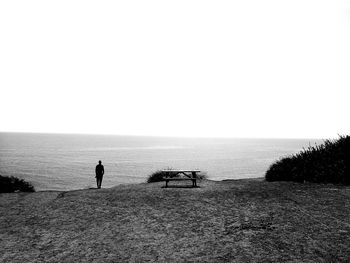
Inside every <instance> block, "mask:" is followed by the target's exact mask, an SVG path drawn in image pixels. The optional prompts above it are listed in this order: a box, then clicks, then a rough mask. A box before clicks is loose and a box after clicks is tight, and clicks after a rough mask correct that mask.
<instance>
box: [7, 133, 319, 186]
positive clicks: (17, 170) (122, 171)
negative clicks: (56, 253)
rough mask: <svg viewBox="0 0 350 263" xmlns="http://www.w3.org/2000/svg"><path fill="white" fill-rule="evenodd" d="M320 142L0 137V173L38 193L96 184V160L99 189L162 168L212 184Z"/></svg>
mask: <svg viewBox="0 0 350 263" xmlns="http://www.w3.org/2000/svg"><path fill="white" fill-rule="evenodd" d="M322 142H323V141H321V140H316V139H238V138H237V139H234V138H232V139H230V138H168V137H143V136H117V135H76V134H74V135H73V134H35V133H0V175H3V176H16V177H19V178H23V179H25V180H27V181H30V182H31V183H32V184H33V185H34V186H35V189H36V190H38V191H40V190H74V189H86V188H90V187H95V186H96V182H95V178H94V172H95V166H96V164H97V163H98V160H102V164H103V165H104V167H105V176H104V179H103V183H102V187H112V186H115V185H118V184H130V183H141V182H145V181H146V179H147V177H148V175H150V174H151V173H152V172H154V171H157V170H161V169H166V168H173V169H198V170H201V171H203V172H204V173H206V174H207V177H208V179H212V180H223V179H240V178H256V177H263V176H264V175H265V172H266V170H267V169H268V167H269V166H270V165H271V164H272V163H273V162H274V161H276V160H277V159H279V158H281V157H284V156H287V155H290V154H294V153H297V152H299V151H300V150H302V149H303V147H304V148H306V147H308V146H309V145H314V144H315V143H317V144H321V143H322Z"/></svg>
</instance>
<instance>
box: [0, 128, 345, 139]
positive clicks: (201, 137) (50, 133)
mask: <svg viewBox="0 0 350 263" xmlns="http://www.w3.org/2000/svg"><path fill="white" fill-rule="evenodd" d="M0 133H21V134H47V135H95V136H120V137H127V136H130V137H161V138H183V139H186V138H187V139H266V140H269V139H284V140H326V139H336V138H337V137H331V136H329V137H287V136H286V137H271V136H266V137H265V136H251V137H246V136H191V135H154V134H153V135H150V134H116V133H89V132H86V133H84V132H47V131H45V132H36V131H2V130H0ZM337 136H338V137H339V136H341V134H337Z"/></svg>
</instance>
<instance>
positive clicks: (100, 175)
mask: <svg viewBox="0 0 350 263" xmlns="http://www.w3.org/2000/svg"><path fill="white" fill-rule="evenodd" d="M95 173H96V184H97V188H101V184H102V179H103V174H104V173H105V169H104V167H103V165H102V164H98V165H96V169H95Z"/></svg>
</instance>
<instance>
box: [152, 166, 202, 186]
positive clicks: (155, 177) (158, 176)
mask: <svg viewBox="0 0 350 263" xmlns="http://www.w3.org/2000/svg"><path fill="white" fill-rule="evenodd" d="M169 170H171V169H169ZM165 176H166V172H163V171H161V170H158V171H155V172H154V173H152V174H151V175H149V176H148V178H147V183H155V182H161V181H164V180H163V178H164V177H165ZM197 178H198V179H206V178H207V174H206V173H199V174H197Z"/></svg>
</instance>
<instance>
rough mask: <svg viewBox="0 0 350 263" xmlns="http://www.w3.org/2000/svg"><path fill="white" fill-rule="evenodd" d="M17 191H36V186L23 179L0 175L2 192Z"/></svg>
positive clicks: (0, 190) (0, 189)
mask: <svg viewBox="0 0 350 263" xmlns="http://www.w3.org/2000/svg"><path fill="white" fill-rule="evenodd" d="M16 191H20V192H35V189H34V186H32V185H31V184H30V183H28V182H26V181H24V180H23V179H18V178H16V177H14V176H11V177H9V176H1V175H0V193H13V192H16Z"/></svg>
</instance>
